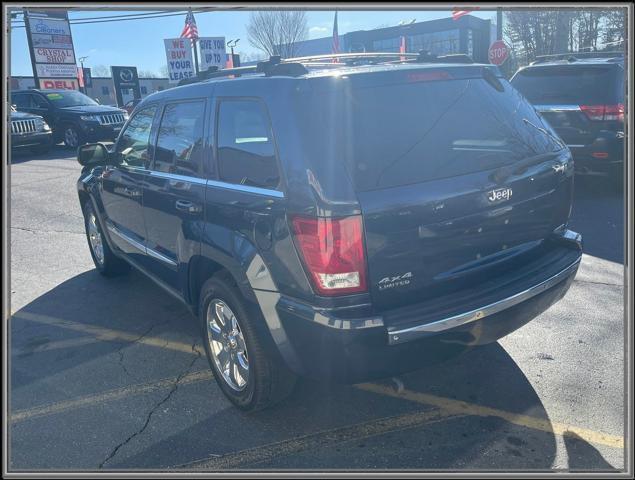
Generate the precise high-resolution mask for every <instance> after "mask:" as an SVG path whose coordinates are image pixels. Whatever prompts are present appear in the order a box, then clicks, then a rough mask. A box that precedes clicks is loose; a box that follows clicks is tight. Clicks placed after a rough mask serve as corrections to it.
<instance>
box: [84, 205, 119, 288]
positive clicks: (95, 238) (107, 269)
mask: <svg viewBox="0 0 635 480" xmlns="http://www.w3.org/2000/svg"><path fill="white" fill-rule="evenodd" d="M83 210H84V225H85V227H86V238H87V240H88V248H89V249H90V256H91V257H92V258H93V262H94V263H95V268H96V269H97V270H98V271H99V273H101V274H102V275H104V276H105V277H115V276H117V275H123V274H124V273H127V272H128V271H129V270H130V265H129V264H128V263H126V262H125V261H124V260H122V259H121V258H119V257H117V256H116V255H115V254H114V253H113V252H112V250H111V249H110V247H109V246H108V243H107V242H106V239H105V238H104V234H103V232H102V230H101V225H100V224H99V220H98V219H97V214H96V213H95V209H94V208H93V206H92V204H91V203H90V200H89V201H87V202H86V203H85V205H84V208H83Z"/></svg>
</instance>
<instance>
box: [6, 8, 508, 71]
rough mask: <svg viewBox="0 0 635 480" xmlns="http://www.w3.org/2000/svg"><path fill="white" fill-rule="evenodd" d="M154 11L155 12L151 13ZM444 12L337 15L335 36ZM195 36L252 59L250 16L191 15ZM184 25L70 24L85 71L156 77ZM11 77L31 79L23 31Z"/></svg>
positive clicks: (324, 22)
mask: <svg viewBox="0 0 635 480" xmlns="http://www.w3.org/2000/svg"><path fill="white" fill-rule="evenodd" d="M155 11H156V10H155ZM131 13H139V12H131V11H121V10H108V11H99V12H97V11H88V10H87V11H71V12H70V14H69V17H70V18H71V19H80V18H87V17H91V18H92V17H99V16H112V15H121V14H131ZM333 14H334V12H333V11H326V10H325V11H308V12H307V20H308V27H309V38H319V37H326V36H330V35H331V32H332V28H333ZM450 15H451V11H450V10H446V11H430V10H427V11H426V10H416V11H377V10H376V11H361V10H358V11H351V10H340V11H339V13H338V26H339V32H340V34H343V33H347V32H349V31H353V30H370V29H373V28H377V27H379V26H393V25H397V24H398V23H399V22H400V21H403V20H405V21H410V20H412V19H416V20H417V21H424V20H433V19H437V18H447V17H449V16H450ZM473 15H475V16H477V17H480V18H485V19H491V20H492V21H493V22H495V20H496V12H495V11H478V12H473ZM195 17H196V23H197V25H198V31H199V35H200V36H210V37H211V36H225V37H226V39H227V40H229V39H235V38H240V42H239V43H238V47H237V48H236V50H235V51H236V52H239V53H243V54H245V53H247V54H255V53H258V50H257V49H255V48H253V47H252V46H251V45H250V44H249V41H248V38H247V32H246V29H245V27H246V24H247V21H248V19H249V12H245V11H241V12H233V11H213V12H205V13H197V14H195ZM184 21H185V14H183V15H180V16H174V17H164V18H153V19H144V20H132V21H118V22H108V23H93V24H86V25H72V26H71V30H72V34H73V43H74V45H75V54H76V56H77V57H81V56H88V59H87V60H86V62H85V63H84V66H86V67H95V66H97V65H105V66H110V65H134V66H136V67H137V68H138V69H139V70H152V71H154V72H156V73H157V74H158V73H159V72H160V69H161V67H162V66H163V65H165V63H166V61H165V50H164V47H163V39H164V38H177V37H178V36H179V35H180V33H181V30H182V29H183V24H184ZM11 74H12V75H32V70H31V62H30V59H29V52H28V46H27V40H26V32H25V29H24V28H14V29H12V32H11Z"/></svg>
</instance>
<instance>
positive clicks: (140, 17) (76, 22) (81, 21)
mask: <svg viewBox="0 0 635 480" xmlns="http://www.w3.org/2000/svg"><path fill="white" fill-rule="evenodd" d="M211 10H212V9H205V10H192V13H199V14H200V13H206V12H209V11H211ZM184 13H187V10H184V11H181V12H179V13H166V14H161V15H151V14H138V16H136V17H135V18H116V19H115V18H113V19H110V20H108V19H106V20H90V21H84V20H85V19H75V20H74V21H73V20H69V23H70V24H71V25H87V24H92V23H108V22H124V21H127V20H149V19H151V18H161V17H176V16H181V15H183V14H184ZM96 18H99V17H96ZM19 21H20V22H23V20H19ZM11 27H12V28H25V25H24V24H21V25H16V24H13V23H12V25H11Z"/></svg>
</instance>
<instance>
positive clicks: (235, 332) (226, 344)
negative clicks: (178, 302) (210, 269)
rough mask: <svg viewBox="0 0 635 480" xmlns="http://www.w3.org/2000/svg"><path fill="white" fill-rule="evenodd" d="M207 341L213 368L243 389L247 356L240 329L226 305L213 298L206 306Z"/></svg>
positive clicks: (234, 385)
mask: <svg viewBox="0 0 635 480" xmlns="http://www.w3.org/2000/svg"><path fill="white" fill-rule="evenodd" d="M206 325H207V341H208V343H209V349H210V352H211V354H212V358H213V360H214V364H215V365H216V368H217V369H218V371H219V372H220V373H221V375H222V377H223V380H224V381H225V383H226V384H227V385H228V386H229V387H230V388H232V389H233V390H236V391H242V390H244V389H245V387H246V386H247V382H248V381H249V356H248V354H247V344H246V343H245V338H244V337H243V333H242V330H241V328H240V325H239V323H238V320H237V318H236V315H234V312H232V310H231V309H230V308H229V306H228V305H227V304H226V303H225V302H223V301H222V300H220V299H213V300H212V301H211V302H210V303H209V306H208V307H207V315H206Z"/></svg>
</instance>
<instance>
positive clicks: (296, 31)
mask: <svg viewBox="0 0 635 480" xmlns="http://www.w3.org/2000/svg"><path fill="white" fill-rule="evenodd" d="M307 34H308V28H307V20H306V13H305V12H302V11H288V10H282V11H281V10H276V11H273V10H268V11H257V12H252V13H251V15H250V16H249V23H248V24H247V35H248V37H249V43H250V44H251V45H252V46H253V47H255V48H257V49H259V50H262V51H263V52H265V53H266V54H267V55H280V56H281V57H283V58H290V57H294V56H295V55H296V54H297V51H298V45H297V44H298V42H300V41H302V40H304V39H306V38H307Z"/></svg>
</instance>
